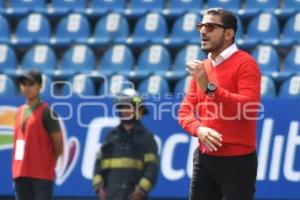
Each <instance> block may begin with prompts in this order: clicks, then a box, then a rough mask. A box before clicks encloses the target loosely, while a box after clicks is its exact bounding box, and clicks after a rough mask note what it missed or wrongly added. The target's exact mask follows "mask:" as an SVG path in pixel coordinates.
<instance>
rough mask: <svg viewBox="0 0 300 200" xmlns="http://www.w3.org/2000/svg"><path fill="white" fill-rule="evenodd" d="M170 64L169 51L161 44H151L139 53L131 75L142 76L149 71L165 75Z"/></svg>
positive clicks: (149, 72)
mask: <svg viewBox="0 0 300 200" xmlns="http://www.w3.org/2000/svg"><path fill="white" fill-rule="evenodd" d="M170 66H171V57H170V54H169V51H168V50H167V49H166V48H164V47H163V46H161V45H152V46H150V47H148V48H146V49H144V50H143V52H142V53H141V54H140V56H139V58H138V61H137V66H136V69H135V71H134V74H133V75H134V76H135V77H137V78H144V77H146V76H148V75H150V74H151V73H156V74H161V75H165V73H166V72H167V71H168V69H169V68H170ZM131 75H132V74H131Z"/></svg>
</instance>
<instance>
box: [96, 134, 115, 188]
mask: <svg viewBox="0 0 300 200" xmlns="http://www.w3.org/2000/svg"><path fill="white" fill-rule="evenodd" d="M112 135H113V134H112V132H111V133H109V134H108V135H107V137H106V138H105V141H104V143H103V144H102V146H101V148H100V149H99V151H98V152H97V156H96V161H95V164H94V172H93V189H94V191H95V192H98V189H99V186H100V185H101V184H104V177H105V174H104V171H103V169H102V165H101V161H102V160H103V159H104V152H105V151H106V149H107V148H109V145H110V140H111V138H112Z"/></svg>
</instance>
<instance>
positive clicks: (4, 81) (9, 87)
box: [0, 74, 16, 98]
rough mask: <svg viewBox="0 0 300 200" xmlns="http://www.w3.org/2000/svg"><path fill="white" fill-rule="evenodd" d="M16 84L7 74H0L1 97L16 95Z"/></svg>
mask: <svg viewBox="0 0 300 200" xmlns="http://www.w3.org/2000/svg"><path fill="white" fill-rule="evenodd" d="M15 95H16V86H15V84H14V82H13V80H12V79H11V78H10V77H9V76H7V75H6V74H0V98H7V97H10V98H11V97H15Z"/></svg>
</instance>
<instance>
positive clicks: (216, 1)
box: [207, 0, 241, 13]
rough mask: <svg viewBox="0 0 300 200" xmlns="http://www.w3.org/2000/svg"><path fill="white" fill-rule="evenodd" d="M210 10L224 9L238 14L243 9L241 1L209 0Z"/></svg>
mask: <svg viewBox="0 0 300 200" xmlns="http://www.w3.org/2000/svg"><path fill="white" fill-rule="evenodd" d="M207 7H208V8H223V9H226V10H230V11H232V12H234V13H238V11H239V9H240V7H241V0H208V1H207Z"/></svg>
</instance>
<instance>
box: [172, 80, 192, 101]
mask: <svg viewBox="0 0 300 200" xmlns="http://www.w3.org/2000/svg"><path fill="white" fill-rule="evenodd" d="M191 79H192V76H185V77H183V78H181V79H180V80H179V81H178V82H177V83H176V85H175V88H174V95H176V96H177V97H179V95H180V94H184V93H186V92H187V90H188V86H189V83H190V81H191Z"/></svg>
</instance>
